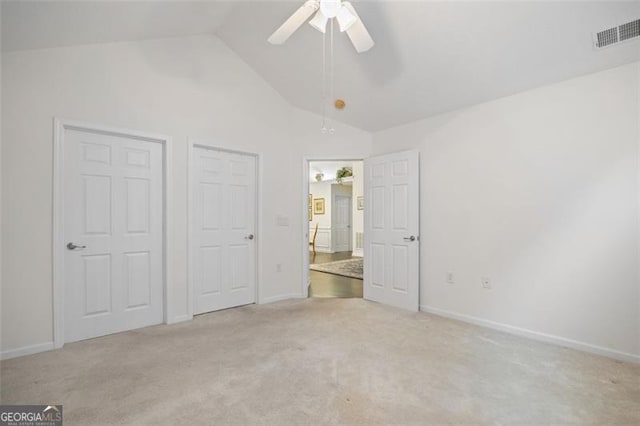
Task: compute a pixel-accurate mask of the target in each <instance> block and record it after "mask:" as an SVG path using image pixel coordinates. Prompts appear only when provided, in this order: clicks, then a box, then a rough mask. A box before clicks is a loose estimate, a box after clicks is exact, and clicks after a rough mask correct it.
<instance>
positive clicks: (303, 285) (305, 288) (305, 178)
mask: <svg viewBox="0 0 640 426" xmlns="http://www.w3.org/2000/svg"><path fill="white" fill-rule="evenodd" d="M364 160H365V159H364V158H348V157H347V158H345V157H343V156H340V155H336V156H333V157H332V156H322V157H306V156H305V157H302V238H301V240H302V247H301V248H302V277H301V280H300V297H302V298H306V297H309V285H310V284H311V274H310V272H309V163H312V162H314V161H362V162H364ZM332 201H333V200H332ZM332 205H333V203H332ZM332 208H333V207H332ZM352 214H353V212H352ZM352 220H353V217H352ZM352 229H353V228H352ZM352 244H353V242H352ZM363 284H364V281H363Z"/></svg>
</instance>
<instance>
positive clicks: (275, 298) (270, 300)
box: [260, 293, 304, 305]
mask: <svg viewBox="0 0 640 426" xmlns="http://www.w3.org/2000/svg"><path fill="white" fill-rule="evenodd" d="M289 299H304V297H302V296H301V295H300V293H291V294H281V295H278V296H271V297H265V298H264V299H262V301H261V302H260V304H261V305H263V304H265V303H273V302H280V301H281V300H289Z"/></svg>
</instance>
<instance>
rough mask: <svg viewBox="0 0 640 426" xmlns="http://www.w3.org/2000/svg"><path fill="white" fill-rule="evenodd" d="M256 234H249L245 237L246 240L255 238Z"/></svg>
mask: <svg viewBox="0 0 640 426" xmlns="http://www.w3.org/2000/svg"><path fill="white" fill-rule="evenodd" d="M253 238H254V236H253V234H249V235H247V236H246V237H244V239H245V240H253Z"/></svg>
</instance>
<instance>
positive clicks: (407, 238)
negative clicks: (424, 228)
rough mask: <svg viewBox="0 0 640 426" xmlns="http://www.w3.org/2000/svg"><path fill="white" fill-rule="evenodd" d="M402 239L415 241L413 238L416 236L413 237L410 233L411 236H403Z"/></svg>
mask: <svg viewBox="0 0 640 426" xmlns="http://www.w3.org/2000/svg"><path fill="white" fill-rule="evenodd" d="M404 240H405V241H415V240H416V237H414V236H413V235H412V236H410V237H404Z"/></svg>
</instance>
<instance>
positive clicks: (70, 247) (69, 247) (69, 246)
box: [67, 243, 87, 250]
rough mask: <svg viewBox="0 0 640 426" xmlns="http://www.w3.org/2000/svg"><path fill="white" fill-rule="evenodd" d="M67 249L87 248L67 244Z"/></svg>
mask: <svg viewBox="0 0 640 426" xmlns="http://www.w3.org/2000/svg"><path fill="white" fill-rule="evenodd" d="M67 248H68V249H69V250H75V249H86V248H87V246H77V245H75V244H73V243H69V244H67Z"/></svg>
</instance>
